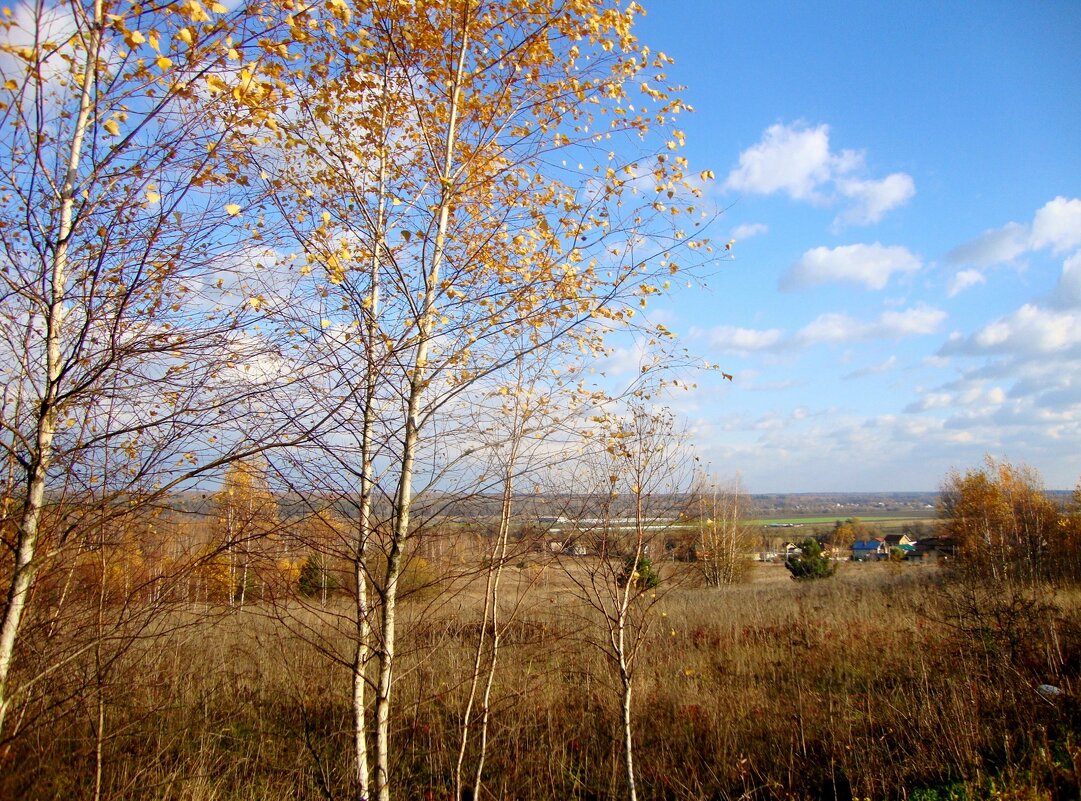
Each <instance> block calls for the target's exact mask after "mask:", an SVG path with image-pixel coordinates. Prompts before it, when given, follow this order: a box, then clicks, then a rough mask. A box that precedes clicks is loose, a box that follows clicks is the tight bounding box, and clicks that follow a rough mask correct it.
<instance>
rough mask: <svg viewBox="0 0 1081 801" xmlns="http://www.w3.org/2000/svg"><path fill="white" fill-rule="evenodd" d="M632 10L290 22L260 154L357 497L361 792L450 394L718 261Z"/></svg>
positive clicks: (494, 4) (440, 462)
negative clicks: (698, 265)
mask: <svg viewBox="0 0 1081 801" xmlns="http://www.w3.org/2000/svg"><path fill="white" fill-rule="evenodd" d="M640 11H641V9H640V8H638V7H637V6H636V5H635V4H631V5H630V6H629V7H628V8H626V9H624V8H622V7H620V6H619V5H617V4H615V3H612V2H608V1H607V0H577V1H576V2H567V3H559V4H555V5H552V4H540V5H538V4H535V3H526V2H522V1H521V0H457V1H456V2H449V3H441V4H398V5H396V6H393V7H387V6H385V5H382V4H369V3H355V4H347V3H329V4H327V5H326V7H322V6H320V7H305V8H303V9H297V10H296V13H295V14H294V15H293V16H292V17H291V24H292V25H293V29H294V31H295V35H296V36H297V37H299V39H300V40H301V41H303V42H304V45H305V52H306V63H305V64H304V65H298V66H297V68H295V69H294V70H292V71H290V73H289V79H290V80H291V82H292V86H293V97H294V100H293V102H291V104H290V105H289V107H288V109H287V110H286V111H285V112H283V113H282V114H281V115H280V116H279V117H278V118H276V119H275V129H276V130H277V131H278V132H279V133H278V137H277V139H276V140H275V141H274V142H273V143H271V144H268V145H266V146H259V147H257V148H255V151H256V153H257V154H258V157H259V158H261V159H262V161H263V163H264V165H265V167H264V170H263V173H264V176H265V177H264V180H265V181H266V183H267V186H268V188H269V189H270V190H272V193H273V196H274V204H275V207H274V209H275V212H274V213H275V219H276V220H278V221H279V224H280V227H281V228H282V229H284V230H288V231H289V232H290V234H291V235H292V236H293V237H294V238H295V240H296V247H297V249H298V259H297V261H296V265H295V275H296V276H297V279H298V282H299V285H300V287H301V288H302V289H304V290H306V291H304V292H303V293H302V294H300V295H298V296H296V297H295V298H293V299H291V300H290V302H289V303H288V304H282V305H283V309H284V308H285V307H286V306H287V307H288V309H289V313H288V314H283V316H282V317H280V318H279V321H278V325H279V327H280V329H281V330H282V331H283V332H284V333H285V334H286V335H287V336H289V337H291V338H292V341H293V342H294V346H295V348H296V350H297V352H298V353H299V354H300V355H299V356H298V357H297V358H299V359H303V360H305V361H306V362H308V363H310V364H313V365H318V366H319V368H320V369H321V370H322V371H323V372H322V378H321V379H320V381H321V382H322V383H321V384H313V386H316V385H318V386H322V387H324V388H325V389H324V391H323V393H324V396H325V397H326V398H327V399H328V400H331V399H333V398H335V397H338V396H339V395H340V396H341V397H345V398H348V399H349V403H348V404H346V405H345V406H343V407H342V409H341V411H340V413H337V414H336V416H335V418H334V422H333V427H332V428H328V436H327V437H326V440H325V442H326V452H327V459H328V461H334V462H337V463H338V464H340V465H341V470H342V473H343V474H345V475H348V476H351V477H352V480H353V481H354V482H355V486H356V489H357V497H359V499H360V507H359V509H358V514H357V525H356V537H355V543H354V546H353V554H354V556H353V560H354V563H355V565H356V573H357V576H358V580H357V581H356V588H357V595H356V598H355V614H356V619H357V626H356V638H357V640H356V642H357V652H356V657H355V659H354V664H355V668H354V672H353V685H354V693H353V696H354V718H355V731H356V737H355V747H356V779H357V788H358V789H357V793H358V796H359V797H366V796H367V795H368V793H369V786H370V785H371V786H372V788H373V789H374V793H375V795H376V796H377V797H379V798H380V799H386V798H388V797H389V795H390V787H391V777H390V774H389V765H390V754H391V750H390V749H391V744H390V714H391V704H392V690H393V679H394V664H395V658H396V650H395V649H396V631H397V599H398V591H399V579H400V576H401V572H402V569H403V564H404V561H403V560H404V558H405V556H406V554H407V550H408V549H407V545H408V542H409V540H410V538H411V537H413V536H415V535H416V534H417V531H418V526H417V521H415V520H414V515H413V512H414V509H415V508H416V503H417V497H418V494H420V493H422V492H423V490H424V487H425V485H426V484H427V485H432V484H435V483H437V481H438V479H439V477H440V476H445V475H446V474H447V471H448V469H449V465H452V464H453V463H455V462H456V461H457V460H459V459H460V458H461V456H462V454H463V453H465V452H467V451H469V450H470V448H471V447H472V446H471V445H470V444H466V442H467V439H468V438H467V437H466V436H464V434H465V432H464V431H463V429H462V428H461V427H460V426H459V422H458V421H459V420H460V419H461V418H458V417H456V416H455V415H454V414H452V413H451V412H452V410H454V409H455V408H457V407H456V406H455V404H456V403H457V402H458V401H459V399H461V398H462V397H463V396H464V395H465V394H466V393H468V392H469V391H471V388H473V387H475V386H477V383H478V382H479V381H482V380H483V381H498V380H499V376H500V375H501V374H502V373H503V372H504V371H505V370H507V369H508V368H509V367H510V366H511V365H513V364H514V362H515V360H516V359H517V358H518V357H519V356H520V355H522V354H523V353H529V352H531V351H536V350H538V349H543V348H550V347H554V346H557V344H560V343H562V346H563V347H566V348H567V349H568V350H571V349H573V350H576V351H578V352H579V353H580V354H586V355H592V354H596V353H598V352H600V350H601V349H602V348H603V345H602V337H603V335H604V334H605V333H607V332H610V331H611V330H613V329H615V328H620V327H623V326H626V325H629V324H633V323H634V322H635V314H636V310H638V309H640V308H641V307H642V306H644V305H645V304H646V303H647V301H648V298H649V297H650V296H653V295H655V294H657V293H660V292H663V291H664V289H665V288H667V281H668V280H671V279H672V277H673V276H677V275H680V274H681V273H682V271H683V267H682V266H681V264H680V261H681V259H682V258H683V256H684V255H687V256H688V258H691V254H692V253H693V251H694V250H699V251H700V252H701V253H706V252H707V251H708V248H709V245H708V243H706V242H705V241H703V240H702V239H701V238H700V237H698V238H696V236H695V231H696V228H697V226H698V225H699V224H700V220H696V219H695V218H694V213H693V195H695V194H696V193H697V192H698V191H699V190H698V188H697V187H696V186H694V185H693V183H694V182H696V181H698V180H699V177H698V176H694V177H692V176H691V175H690V173H689V165H688V164H687V161H686V159H685V158H683V157H682V156H680V155H679V149H680V146H681V144H682V141H683V134H682V133H681V132H680V130H679V129H678V127H677V118H678V116H679V115H680V114H681V113H682V112H683V111H684V110H685V108H686V107H685V105H684V104H683V103H682V101H680V100H679V99H678V98H676V97H675V96H674V95H673V94H672V92H671V90H670V88H669V87H668V85H667V79H666V77H665V75H664V69H665V68H666V66H667V64H668V63H669V59H668V58H667V57H666V56H664V55H663V54H660V53H653V52H651V51H650V50H649V49H648V48H646V47H644V46H642V45H640V44H639V43H638V42H637V40H636V39H635V38H634V36H633V34H632V24H633V22H634V18H635V17H636V15H637V14H638V13H639V12H640ZM268 296H269V293H268ZM663 335H664V332H658V336H659V337H663ZM557 369H560V368H557ZM504 389H505V390H506V391H510V390H511V386H510V385H509V383H508V384H507V385H505V386H504ZM316 394H318V393H316ZM331 432H332V433H331ZM344 442H348V447H345V448H343V443H344ZM418 468H419V469H418ZM375 497H379V498H381V499H382V500H383V501H384V502H385V505H386V509H387V510H388V511H387V512H386V514H385V515H384V516H383V519H381V520H376V519H375V513H374V512H373V499H374V498H375ZM377 535H378V536H377ZM376 559H378V560H380V561H381V562H382V563H383V564H382V565H381V566H380V567H379V568H378V569H375V567H374V566H373V564H372V562H373V560H376ZM362 577H366V578H367V581H365V580H361V579H362ZM373 578H374V579H375V582H374V584H373V590H374V592H373V596H371V597H369V596H368V595H366V589H365V588H366V587H367V586H368V582H371V581H372V580H373ZM369 657H371V658H374V660H375V662H377V666H376V668H375V670H374V674H375V675H374V676H372V677H370V678H369V676H368V675H367V673H366V671H365V670H364V669H363V666H366V665H368V663H369ZM369 682H370V684H371V686H369ZM369 690H373V691H374V696H375V698H374V710H373V713H374V721H373V722H371V735H372V736H371V740H372V744H373V746H374V757H375V758H374V768H369V764H370V763H369V761H368V756H367V747H368V744H367V739H366V737H365V736H364V732H365V731H366V730H367V728H368V726H369V720H368V718H367V717H366V716H367V714H368V713H367V712H366V708H367V700H366V698H367V695H366V694H367V693H368V691H369ZM369 774H370V775H369Z"/></svg>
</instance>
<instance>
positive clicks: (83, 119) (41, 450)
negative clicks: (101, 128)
mask: <svg viewBox="0 0 1081 801" xmlns="http://www.w3.org/2000/svg"><path fill="white" fill-rule="evenodd" d="M102 21H103V12H102V0H95V2H94V10H93V19H92V20H91V21H90V35H89V38H88V40H87V44H86V61H85V63H84V65H83V74H82V91H81V93H80V95H79V110H78V113H77V114H76V117H75V122H74V127H73V129H72V134H71V144H70V147H69V150H68V160H67V170H66V173H65V175H64V182H63V184H62V185H61V186H60V188H59V191H58V193H57V201H58V203H59V220H58V225H57V229H56V232H55V239H54V240H53V242H54V245H53V254H52V259H51V261H50V264H49V272H50V275H49V279H50V280H49V288H48V293H49V294H48V306H47V316H46V321H45V322H46V329H45V376H44V381H43V382H42V384H43V386H42V398H41V405H40V407H39V410H38V414H37V426H36V431H35V437H34V443H33V448H34V451H33V453H31V454H30V455H29V458H28V460H27V461H28V466H27V469H26V476H27V491H26V496H25V502H24V505H23V511H22V515H21V516H20V520H19V528H18V535H17V542H16V546H15V564H14V567H13V569H12V574H11V579H10V585H9V588H8V594H7V603H6V604H5V606H4V616H3V621H2V622H0V733H2V732H3V730H4V719H5V716H6V714H7V710H8V707H9V706H10V705H11V692H10V687H9V679H10V675H11V668H12V664H13V662H14V657H15V644H16V640H17V638H18V633H19V626H20V624H21V623H22V618H23V615H24V614H25V612H26V607H27V603H28V601H29V598H30V588H31V584H32V582H33V578H34V570H35V568H36V564H35V562H34V557H35V556H36V555H37V548H38V538H39V535H40V526H41V516H42V510H43V509H44V505H45V483H46V479H47V476H48V471H49V464H50V462H51V460H52V454H53V438H54V437H55V435H56V424H57V415H58V409H57V403H58V400H59V397H60V387H59V381H60V375H61V370H62V367H63V364H62V354H61V328H62V326H63V321H64V294H65V287H66V285H67V274H68V250H69V242H70V238H71V233H72V219H73V214H74V208H75V195H76V183H77V181H78V175H79V161H80V159H81V158H82V152H83V140H84V138H85V136H86V132H87V129H88V128H89V126H90V122H91V116H92V113H93V108H94V93H95V90H96V84H97V75H98V55H99V51H100V50H101V30H102Z"/></svg>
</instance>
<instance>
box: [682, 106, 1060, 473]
mask: <svg viewBox="0 0 1081 801" xmlns="http://www.w3.org/2000/svg"><path fill="white" fill-rule="evenodd" d="M829 133H830V131H829V127H828V126H827V125H817V126H812V125H807V124H805V123H795V124H791V125H786V124H776V125H772V126H770V127H769V128H767V129H766V131H765V132H764V134H763V135H762V137H761V139H760V141H759V142H758V143H756V144H754V145H753V146H751V147H749V148H748V149H746V150H744V151H743V152H742V153H741V154H740V156H739V160H738V164H737V165H736V166H735V167H734V168H733V169H732V170H731V172H730V173H729V175H728V176H727V179H726V180H725V181H724V184H723V187H724V189H725V190H727V191H729V192H739V193H744V194H757V195H779V196H784V197H787V198H789V199H791V200H793V201H797V202H800V203H807V204H811V205H813V206H815V207H818V208H828V209H837V211H836V216H835V217H834V219H833V222H832V224H831V226H830V232H831V233H834V234H836V233H838V232H840V231H842V230H845V229H849V228H851V227H853V226H868V225H872V224H875V223H878V222H880V221H881V220H882V219H883V218H884V217H885V215H886V214H888V213H889V212H891V211H893V210H895V209H898V208H900V207H902V206H904V205H905V204H906V203H908V202H909V201H910V200H912V198H913V197H915V193H916V189H915V182H914V181H913V179H912V178H911V176H909V175H907V174H905V173H901V172H895V173H892V174H889V175H886V176H885V177H878V176H875V175H871V174H869V171H868V167H867V159H866V156H865V154H864V153H863V152H859V151H853V150H839V151H838V150H836V149H835V148H833V147H832V146H831V143H830V139H829ZM769 231H770V229H769V227H768V226H767V225H766V224H764V223H755V224H744V225H741V226H739V227H738V228H737V229H735V230H734V231H733V236H734V237H735V238H736V239H737V240H738V239H746V238H748V237H751V236H762V235H766V234H768V233H769ZM872 239H873V238H869V239H868V241H865V242H856V243H852V244H843V245H838V246H818V247H812V248H810V249H807V250H805V251H804V252H803V253H802V255H801V256H800V257H798V258H797V259H796V260H795V261H794V262H792V263H791V264H790V265H789V266H788V267H787V269H785V270H782V271H781V275H780V277H779V279H778V284H777V288H778V289H779V290H780V291H782V292H806V291H808V290H812V289H815V288H817V287H822V286H826V285H842V286H848V287H851V288H857V289H862V290H865V291H867V292H871V293H882V292H883V290H886V289H887V288H889V289H893V290H896V293H897V294H899V295H901V296H904V297H905V298H907V299H906V300H901V299H899V298H898V297H892V298H890V297H885V296H883V295H882V294H880V295H879V297H880V299H881V304H880V309H881V310H880V312H879V313H877V314H876V313H875V312H874V311H873V307H872V306H871V303H868V304H863V305H862V306H861V308H869V309H872V310H871V311H868V312H867V313H865V314H863V315H862V316H856V315H853V314H852V313H850V312H849V311H830V310H823V311H821V312H820V313H818V314H817V316H815V317H813V319H811V320H810V321H809V322H805V323H803V324H802V325H797V326H793V327H792V328H790V329H786V328H783V327H762V328H750V327H741V326H736V325H718V326H716V327H713V328H709V329H695V330H692V331H691V338H692V340H694V339H697V340H698V341H700V342H705V343H708V345H709V347H710V348H711V350H712V351H713V352H717V353H721V354H728V355H730V356H735V357H746V356H753V357H755V361H756V364H757V366H756V367H755V368H753V369H748V370H747V371H746V372H745V374H744V375H743V376H742V377H743V378H744V379H745V381H744V382H743V386H744V387H745V388H747V389H766V388H768V389H770V390H777V391H781V392H784V391H785V390H792V389H793V388H796V387H798V386H799V385H800V382H799V381H793V380H788V381H785V382H782V383H776V382H774V383H770V377H769V373H768V365H769V364H770V363H774V364H777V363H781V364H784V365H789V366H791V365H792V364H793V361H792V359H793V358H794V356H793V355H794V354H796V353H798V352H801V351H804V350H806V349H809V348H812V347H814V346H833V347H835V348H836V347H838V346H839V347H841V348H844V349H848V348H855V347H857V346H858V345H859V344H860V343H869V342H873V341H881V342H882V345H883V346H884V347H880V348H879V349H878V350H875V349H873V348H872V349H869V350H866V351H862V353H864V355H867V356H869V358H868V359H867V361H868V362H870V363H869V364H868V365H866V366H861V367H857V368H856V369H851V370H850V371H849V372H847V373H846V374H844V375H842V376H841V379H843V380H846V381H859V380H862V379H868V378H870V377H873V376H885V375H888V374H893V375H894V377H893V378H888V377H887V378H885V379H884V380H885V381H886V382H890V383H891V385H892V386H893V387H894V390H893V397H894V398H895V401H894V402H895V403H896V407H895V408H888V407H886V406H881V405H880V406H879V407H878V408H877V409H876V410H874V411H868V412H867V413H862V414H861V413H858V412H856V411H854V409H853V408H851V407H848V406H846V407H844V408H835V407H831V406H829V405H828V404H829V401H818V402H816V401H814V400H810V399H809V398H810V396H807V397H808V399H807V400H804V402H803V405H801V406H800V407H798V408H796V409H795V410H791V409H788V408H786V407H784V406H783V405H781V406H780V407H778V408H775V409H765V410H760V411H757V412H751V411H749V412H744V413H741V414H740V413H737V414H736V415H734V416H731V417H729V418H728V419H727V421H726V422H725V423H723V424H719V423H711V422H709V419H708V417H706V416H703V417H699V418H698V422H699V424H701V425H703V426H706V427H707V428H708V429H711V432H709V433H713V434H716V433H717V432H718V431H719V430H720V429H721V428H723V430H724V432H725V435H724V436H722V437H720V439H721V440H723V442H724V444H721V445H716V446H714V447H713V448H712V449H711V450H712V451H713V453H712V454H711V455H712V456H713V457H714V458H715V459H716V460H717V461H720V462H729V463H734V464H739V465H741V466H742V467H741V469H742V470H743V471H744V474H745V477H746V478H747V479H748V482H749V485H750V486H751V487H752V488H753V487H755V486H758V487H761V488H762V489H771V488H782V487H784V486H785V484H787V483H788V482H787V481H786V478H785V475H786V474H785V471H786V470H791V471H792V472H791V475H792V480H793V482H794V483H795V485H796V486H799V484H800V481H801V480H804V479H801V478H800V476H801V475H802V476H806V475H807V471H808V470H811V471H812V472H814V467H813V465H812V462H814V461H815V460H818V462H819V463H820V464H819V466H820V467H821V468H822V469H823V470H825V471H826V472H827V473H828V474H829V475H831V476H835V477H836V480H837V481H838V482H840V483H841V484H844V486H838V487H836V488H837V489H849V488H854V487H856V486H857V485H861V482H862V483H863V485H866V483H867V482H874V481H876V480H880V481H881V483H882V484H883V485H884V486H892V487H897V486H899V485H904V484H907V485H908V486H909V487H910V488H913V487H914V488H920V487H919V486H918V485H919V484H921V483H922V484H923V487H922V488H927V489H930V488H932V487H928V486H927V485H926V481H927V478H928V476H931V477H932V480H933V477H934V476H935V475H942V474H944V472H945V471H947V470H949V469H950V468H953V467H958V466H962V467H963V466H966V465H970V464H974V463H977V462H978V461H979V459H980V458H981V457H982V455H983V454H984V453H988V452H990V453H994V454H999V455H1007V456H1014V457H1016V458H1019V459H1022V460H1025V461H1029V462H1031V463H1033V464H1035V465H1037V466H1040V465H1041V463H1046V464H1047V465H1048V466H1054V467H1052V469H1051V470H1050V473H1051V475H1050V476H1049V480H1050V483H1052V484H1053V485H1054V486H1070V485H1071V484H1072V481H1073V480H1076V478H1077V477H1076V475H1074V476H1073V478H1072V479H1071V478H1070V471H1071V470H1073V469H1076V466H1077V465H1078V459H1077V456H1076V455H1075V453H1076V443H1077V442H1078V441H1081V378H1079V377H1078V376H1081V199H1079V198H1075V197H1063V196H1058V197H1054V198H1052V199H1050V200H1049V201H1048V202H1046V203H1045V204H1044V205H1043V206H1041V207H1039V208H1037V209H1035V210H1034V211H1033V213H1032V216H1031V218H1030V219H1028V220H1026V221H1024V222H1008V223H1006V224H1004V225H1002V226H1001V227H998V228H993V229H990V230H987V231H985V232H983V233H982V234H980V235H979V236H977V237H975V238H974V239H972V240H971V241H969V242H965V243H963V244H960V245H958V246H957V247H955V248H954V249H953V250H950V251H948V252H946V253H945V254H944V255H939V256H936V257H934V258H933V260H932V261H930V262H925V260H924V259H923V257H921V256H920V255H918V254H917V253H916V252H914V251H913V250H910V249H909V248H908V247H905V246H904V245H900V244H883V243H882V242H880V241H872ZM1058 264H1061V270H1060V272H1059V273H1058V276H1057V281H1055V283H1054V286H1053V287H1052V288H1051V289H1050V290H1049V291H1048V290H1047V289H1046V287H1047V285H1048V283H1049V282H1048V281H1047V280H1046V279H1052V278H1053V275H1054V274H1051V275H1049V274H1048V272H1047V271H1048V269H1049V267H1050V269H1056V268H1057V265H1058ZM1029 271H1031V272H1032V273H1034V274H1035V276H1036V278H1034V279H1033V280H1032V281H1028V282H1018V281H1016V280H1014V279H1016V278H1017V277H1018V276H1019V275H1023V274H1026V273H1027V272H1029ZM1041 276H1042V278H1041ZM1007 277H1008V278H1009V279H1011V282H1010V283H1009V285H1010V286H1016V285H1017V284H1018V283H1021V284H1022V285H1025V284H1028V283H1039V282H1040V281H1041V280H1043V281H1044V283H1043V286H1044V287H1045V289H1043V290H1033V291H1032V293H1031V294H1030V295H1029V296H1027V297H1026V296H1021V297H1018V299H1017V304H1016V306H1015V308H1013V309H1012V310H1010V311H1007V312H1006V313H1004V314H1000V315H998V316H996V317H994V318H992V319H987V318H986V317H985V318H984V319H983V320H980V319H979V318H978V309H979V308H980V305H979V304H980V299H978V298H973V299H969V298H968V297H967V296H966V297H965V298H961V297H960V296H961V295H962V294H963V293H966V292H968V291H971V290H973V289H975V288H977V287H980V286H981V285H987V286H988V287H993V286H995V285H996V284H997V283H998V282H999V279H1000V278H1002V279H1006V278H1007ZM1002 285H1006V281H1005V280H1003V282H1002ZM1038 292H1040V294H1037V293H1038ZM921 296H922V298H923V299H922V300H921V299H920V298H921ZM1003 297H1005V296H1004V295H1002V294H1001V293H1000V294H998V296H997V300H999V301H1001V300H1002V299H1003ZM815 298H816V300H815V301H811V302H818V301H820V300H825V301H826V302H828V296H827V295H822V294H818V295H816V296H815ZM940 306H941V308H939V307H940ZM947 310H948V311H947ZM962 312H965V313H962ZM973 313H975V314H976V315H977V316H976V318H975V319H976V322H975V323H974V324H973V323H971V322H969V323H967V325H968V326H969V328H968V329H967V330H953V331H950V330H949V328H948V326H949V324H950V321H951V314H955V315H956V320H957V321H961V320H965V319H967V320H972V319H973V317H972V315H973ZM953 324H954V325H962V326H964V325H966V323H962V322H954V323H953ZM916 337H929V338H930V341H929V342H927V343H926V344H925V345H918V347H917V348H915V349H911V348H909V349H906V350H902V349H901V348H900V347H899V346H895V345H890V344H889V343H891V342H893V343H899V342H900V341H901V340H906V339H910V338H916ZM851 353H852V351H850V350H849V351H845V352H844V355H843V356H842V359H844V358H848V357H849V356H850V355H851ZM773 355H785V356H786V357H787V358H786V359H784V360H781V361H780V362H777V361H776V360H774V361H772V362H771V361H770V360H763V358H762V357H763V356H773ZM763 366H765V367H766V371H760V368H761V367H763ZM921 379H922V380H923V381H924V383H918V382H919V381H920V380H921ZM880 386H882V384H880ZM804 395H806V393H804ZM781 403H782V404H783V401H781ZM690 405H692V406H693V404H690ZM711 405H712V404H711V403H710V402H709V399H708V398H707V397H705V396H704V397H703V398H702V403H701V405H700V410H701V411H703V412H704V411H705V410H706V409H707V408H709V407H710V406H711ZM691 411H692V412H693V409H692V410H691ZM737 431H739V432H743V434H744V438H743V439H742V440H741V439H740V438H739V437H738V436H733V434H734V432H737ZM710 439H716V438H715V437H712V438H710ZM763 453H768V454H769V458H768V459H764V458H763V456H762V454H763ZM857 453H858V454H859V460H858V461H859V462H860V463H861V465H863V466H862V467H861V468H860V469H859V470H857V471H855V472H852V473H851V474H850V475H849V476H848V477H847V478H845V477H843V469H842V470H840V471H839V470H838V467H837V465H838V463H839V461H841V462H843V460H844V459H845V458H851V457H852V456H853V455H854V454H857ZM808 454H814V456H813V457H812V456H809V455H808ZM756 465H757V466H756ZM902 465H903V467H902ZM876 470H877V471H879V475H878V476H877V477H876V472H875V471H876ZM905 470H909V471H910V474H909V475H908V476H905V475H904V471H905ZM1056 471H1057V472H1056ZM921 476H922V479H921ZM845 482H847V483H845Z"/></svg>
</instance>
